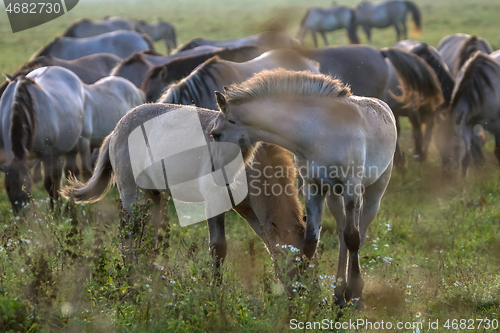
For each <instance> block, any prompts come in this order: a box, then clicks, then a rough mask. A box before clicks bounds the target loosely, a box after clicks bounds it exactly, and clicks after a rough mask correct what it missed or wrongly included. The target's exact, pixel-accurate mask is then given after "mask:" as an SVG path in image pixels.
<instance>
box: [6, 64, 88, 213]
mask: <svg viewBox="0 0 500 333" xmlns="http://www.w3.org/2000/svg"><path fill="white" fill-rule="evenodd" d="M0 114H1V115H2V119H1V120H2V122H1V125H2V126H1V129H2V137H3V148H4V150H5V158H6V163H5V165H3V166H2V171H5V188H6V190H7V195H8V196H9V199H10V202H11V204H12V208H13V210H14V212H17V211H19V209H21V208H22V206H23V205H24V204H25V203H27V202H28V201H29V200H30V197H29V192H30V188H31V177H30V173H29V166H30V163H29V161H30V160H31V159H35V158H39V159H41V161H42V164H43V167H44V170H45V189H46V190H47V192H49V196H50V198H51V204H52V205H53V200H57V198H58V191H59V186H60V180H61V171H62V170H61V163H60V162H61V161H60V157H62V156H64V155H65V154H68V153H70V152H71V151H73V150H75V149H78V148H82V147H83V146H84V145H85V142H88V141H89V140H90V134H88V133H85V132H84V126H85V125H84V122H85V90H84V86H83V84H82V81H81V80H80V79H79V78H78V77H77V76H76V75H75V74H74V73H73V72H71V71H69V70H68V69H65V68H62V67H56V66H54V67H41V68H38V69H36V70H34V71H32V72H31V73H29V74H28V75H26V76H24V75H21V76H19V77H17V78H16V79H15V80H14V81H12V82H11V83H10V84H9V85H8V86H7V89H5V92H4V94H3V96H2V99H1V100H0ZM81 158H82V162H83V163H88V164H90V153H89V150H88V149H87V150H83V151H82V155H81Z"/></svg>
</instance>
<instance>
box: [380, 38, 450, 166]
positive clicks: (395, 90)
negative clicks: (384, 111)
mask: <svg viewBox="0 0 500 333" xmlns="http://www.w3.org/2000/svg"><path fill="white" fill-rule="evenodd" d="M393 48H395V49H399V50H402V51H406V52H409V53H412V54H414V55H416V56H418V57H420V58H422V60H424V61H425V62H426V63H427V64H428V65H429V66H430V67H431V68H432V70H433V71H434V73H435V75H436V77H437V79H438V81H439V87H440V90H441V92H442V98H443V104H442V105H437V104H434V105H432V106H431V107H429V106H428V105H423V106H420V107H418V108H412V107H406V106H405V104H404V103H402V102H400V101H398V100H397V98H398V96H401V90H400V84H399V76H398V73H397V72H396V70H395V69H394V66H393V64H392V63H391V62H390V61H389V60H387V65H388V66H389V81H388V84H387V86H386V88H385V91H384V98H383V100H384V101H385V102H386V103H387V104H388V105H389V107H390V108H391V110H392V112H393V113H394V117H395V118H396V128H397V130H398V143H397V145H396V153H395V155H394V163H395V165H396V166H397V167H398V168H400V169H402V168H404V164H405V163H404V154H403V152H402V151H401V149H400V147H399V135H400V133H401V129H400V125H399V117H408V118H409V119H410V123H411V125H412V127H413V138H414V141H415V157H418V158H419V160H420V161H425V160H426V157H427V151H428V147H429V144H430V140H431V136H432V129H433V127H434V121H435V117H436V116H437V113H436V111H437V109H440V108H442V109H445V108H447V107H448V106H449V103H450V101H451V93H452V91H453V87H454V85H455V79H454V77H453V76H452V75H451V73H450V71H449V70H448V66H447V65H446V63H445V62H444V60H443V59H442V58H441V55H440V54H439V52H438V51H437V50H436V49H435V48H433V47H432V46H429V45H427V44H426V43H421V42H417V41H409V40H404V41H400V42H398V43H397V44H395V45H394V46H393ZM422 124H425V135H424V134H423V132H422Z"/></svg>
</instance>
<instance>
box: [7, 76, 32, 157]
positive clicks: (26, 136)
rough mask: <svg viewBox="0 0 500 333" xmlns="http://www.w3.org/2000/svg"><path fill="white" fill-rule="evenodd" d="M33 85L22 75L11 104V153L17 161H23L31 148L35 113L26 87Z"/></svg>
mask: <svg viewBox="0 0 500 333" xmlns="http://www.w3.org/2000/svg"><path fill="white" fill-rule="evenodd" d="M31 84H35V82H33V81H32V80H30V79H28V78H27V77H25V76H24V75H22V76H20V77H19V79H18V81H17V86H16V92H15V93H14V99H13V102H12V114H11V126H10V140H11V142H12V152H13V153H14V156H15V157H16V158H17V159H19V160H24V159H25V158H26V156H27V155H28V154H29V152H30V150H31V148H32V147H33V141H34V139H35V132H36V113H35V108H34V106H33V99H32V98H31V95H30V92H29V91H28V86H29V85H31Z"/></svg>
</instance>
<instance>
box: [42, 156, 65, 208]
mask: <svg viewBox="0 0 500 333" xmlns="http://www.w3.org/2000/svg"><path fill="white" fill-rule="evenodd" d="M61 164H62V163H61V161H60V158H53V157H48V158H45V159H44V160H43V169H44V171H45V180H44V187H45V190H46V191H47V192H48V193H49V198H50V209H51V210H53V209H54V208H55V206H54V202H57V200H58V199H59V187H60V183H61V173H62V170H61Z"/></svg>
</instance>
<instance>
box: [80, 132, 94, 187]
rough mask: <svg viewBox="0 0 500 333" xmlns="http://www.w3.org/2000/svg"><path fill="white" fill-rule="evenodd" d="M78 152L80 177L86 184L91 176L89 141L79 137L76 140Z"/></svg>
mask: <svg viewBox="0 0 500 333" xmlns="http://www.w3.org/2000/svg"><path fill="white" fill-rule="evenodd" d="M78 151H79V152H80V159H81V161H82V175H83V180H84V181H85V182H86V181H87V180H89V179H90V177H91V176H92V154H91V153H90V139H88V138H84V137H80V138H79V139H78Z"/></svg>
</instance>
